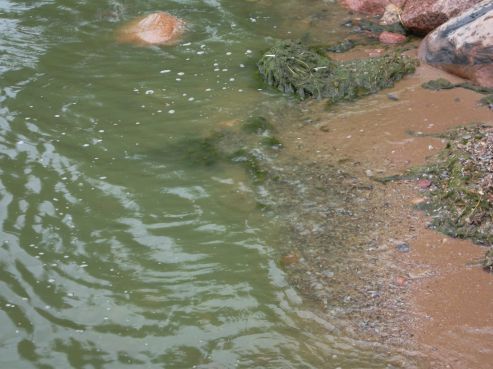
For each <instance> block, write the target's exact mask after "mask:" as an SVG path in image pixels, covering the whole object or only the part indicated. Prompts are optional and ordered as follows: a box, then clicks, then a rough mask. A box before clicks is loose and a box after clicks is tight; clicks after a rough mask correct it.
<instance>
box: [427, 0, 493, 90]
mask: <svg viewBox="0 0 493 369" xmlns="http://www.w3.org/2000/svg"><path fill="white" fill-rule="evenodd" d="M419 56H420V58H421V59H422V60H423V61H425V62H426V63H428V64H430V65H432V66H434V67H437V68H440V69H443V70H445V71H447V72H450V73H453V74H456V75H458V76H460V77H463V78H468V79H470V80H472V81H473V82H474V83H476V84H479V85H481V86H484V87H493V2H492V1H491V0H484V1H482V2H480V3H479V4H477V5H475V6H474V7H473V8H471V9H470V10H468V11H467V12H464V13H462V14H461V15H460V16H458V17H455V18H452V19H451V20H449V21H448V22H446V23H445V24H443V25H442V26H440V27H439V28H437V29H436V30H435V31H433V32H431V33H430V34H429V35H428V36H426V38H425V39H424V40H423V41H422V43H421V46H420V50H419Z"/></svg>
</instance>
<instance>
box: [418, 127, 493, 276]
mask: <svg viewBox="0 0 493 369" xmlns="http://www.w3.org/2000/svg"><path fill="white" fill-rule="evenodd" d="M448 137H449V140H450V141H449V143H448V145H447V147H446V149H445V150H444V151H443V152H442V154H441V156H440V157H439V159H438V161H437V162H436V163H435V164H433V165H431V166H429V167H427V168H425V170H424V173H425V175H426V176H427V177H428V178H429V179H430V180H431V181H432V183H433V185H434V186H433V188H432V190H431V191H430V192H429V196H430V202H429V203H428V205H427V206H426V210H427V211H428V212H429V214H430V215H431V216H432V226H433V227H434V228H436V229H437V230H439V231H442V232H443V233H445V234H447V235H450V236H452V237H457V238H468V239H471V240H473V241H474V242H476V243H480V244H484V245H490V246H491V245H493V127H488V126H482V125H480V126H473V127H467V128H460V129H458V130H454V131H453V132H452V133H450V134H449V135H448ZM492 256H493V255H491V254H490V258H491V257H492ZM488 260H489V259H488V258H487V260H486V261H485V264H484V266H485V267H490V266H491V265H493V264H491V265H490V264H489V262H488ZM490 261H491V260H490Z"/></svg>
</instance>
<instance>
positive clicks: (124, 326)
mask: <svg viewBox="0 0 493 369" xmlns="http://www.w3.org/2000/svg"><path fill="white" fill-rule="evenodd" d="M277 3H278V2H276V1H272V2H270V1H238V0H207V1H199V0H177V1H171V0H164V1H162V0H161V1H157V0H151V1H145V2H144V1H142V2H135V1H134V2H130V1H127V2H125V1H122V2H121V3H118V2H114V1H99V0H98V1H96V0H92V1H89V0H87V1H70V0H45V1H36V2H30V1H28V2H21V1H13V0H12V1H9V0H0V56H1V58H0V241H1V243H0V244H1V247H0V327H1V328H0V329H1V334H0V367H1V368H9V369H15V368H57V369H60V368H125V367H128V368H139V369H140V368H194V367H195V368H234V367H239V368H336V367H343V368H370V367H371V368H373V367H375V368H380V367H384V364H383V363H382V361H381V360H380V359H378V358H377V356H376V354H373V353H371V352H370V351H367V350H365V349H362V348H356V347H355V345H354V343H353V342H352V341H350V340H348V339H346V338H344V337H336V336H334V335H332V334H331V333H330V330H328V329H327V327H326V326H324V325H323V324H321V323H317V322H316V321H315V320H314V319H310V316H311V315H310V314H309V313H308V312H306V311H305V309H304V308H303V305H302V304H300V299H299V297H297V296H296V293H295V292H294V291H293V290H292V289H291V288H289V286H287V284H286V282H285V279H284V276H283V273H282V271H281V270H280V269H279V268H278V266H277V265H276V261H275V258H274V257H273V250H274V249H275V245H276V240H277V239H278V238H279V234H278V233H277V232H276V226H275V224H274V223H272V221H270V220H269V219H266V218H264V217H263V216H262V214H261V212H260V211H259V210H258V209H257V208H256V204H255V200H254V197H253V195H252V192H251V189H250V184H249V179H248V177H247V176H246V175H245V173H243V171H242V170H241V168H236V167H229V166H214V167H207V166H197V165H191V163H189V162H187V161H186V160H185V159H184V158H183V155H173V150H171V149H170V148H174V147H179V144H180V142H182V141H183V140H184V139H186V138H190V137H198V136H200V135H202V134H204V133H205V132H209V131H210V130H211V129H213V128H215V127H219V126H221V125H224V124H227V123H228V121H231V120H233V119H243V118H244V117H246V116H247V115H248V114H249V113H250V112H251V111H252V110H254V109H255V107H256V106H258V105H260V104H264V105H266V102H267V103H268V104H282V103H283V101H284V98H283V97H281V96H279V95H277V94H274V93H270V92H265V91H259V90H258V89H259V88H261V87H262V84H261V83H260V81H259V79H258V78H257V77H256V74H255V61H256V57H257V56H258V54H259V53H260V52H261V51H262V50H263V49H265V48H266V47H268V45H269V44H270V42H271V41H272V38H276V37H277V38H281V37H290V36H293V37H305V38H306V37H308V38H312V39H313V40H319V41H329V40H335V39H336V38H337V37H338V35H337V32H336V31H335V30H334V29H331V28H330V27H327V26H326V24H327V23H326V22H329V23H330V22H332V23H335V24H337V23H338V22H339V21H340V17H341V14H342V11H341V10H339V9H338V8H337V7H336V6H334V5H333V4H332V3H331V2H323V1H315V0H313V1H302V0H290V1H285V2H282V4H281V5H279V4H277ZM154 10H167V11H170V12H172V13H173V14H175V15H178V16H180V17H182V18H184V19H186V20H187V22H188V24H189V30H188V32H187V35H186V36H185V37H184V39H183V40H182V42H181V43H180V44H178V45H176V46H173V47H148V48H139V47H133V46H128V45H118V44H117V43H115V42H114V34H113V32H114V30H115V29H116V28H117V27H118V25H120V24H121V23H122V22H124V21H126V20H129V19H132V18H133V17H136V16H139V15H142V14H145V13H146V12H150V11H154ZM324 22H325V23H324ZM324 24H325V25H324ZM308 26H311V29H312V30H315V31H312V33H311V34H308V33H307V29H308Z"/></svg>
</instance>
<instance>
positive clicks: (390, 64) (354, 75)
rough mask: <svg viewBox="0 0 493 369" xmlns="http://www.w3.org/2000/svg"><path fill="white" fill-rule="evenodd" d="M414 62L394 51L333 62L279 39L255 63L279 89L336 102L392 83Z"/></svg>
mask: <svg viewBox="0 0 493 369" xmlns="http://www.w3.org/2000/svg"><path fill="white" fill-rule="evenodd" d="M417 63H418V62H417V61H416V60H415V59H412V58H410V57H407V56H403V55H400V54H397V53H393V54H388V55H384V56H381V57H377V58H366V59H359V60H352V61H346V62H336V61H333V60H331V59H330V58H328V57H327V56H326V55H323V54H322V53H319V52H317V50H314V49H310V48H308V47H306V46H304V45H302V44H301V43H299V42H294V41H280V42H278V43H277V44H276V45H275V46H274V47H273V48H272V49H270V50H269V51H268V52H266V53H265V54H264V55H263V56H262V58H261V59H260V60H259V62H258V64H257V65H258V68H259V71H260V73H261V75H262V76H263V78H264V80H265V81H266V82H267V83H268V84H269V85H271V86H273V87H275V88H277V89H279V90H280V91H282V92H285V93H294V94H297V95H298V96H300V97H301V98H302V99H304V98H306V97H310V96H311V97H315V98H318V99H321V98H325V99H328V101H329V102H330V103H335V102H338V101H341V100H354V99H356V98H359V97H362V96H366V95H370V94H373V93H375V92H378V91H380V90H382V89H384V88H387V87H392V86H393V85H394V83H395V82H396V81H399V80H400V79H402V78H403V77H404V76H405V75H406V74H409V73H413V72H414V71H415V69H416V65H417Z"/></svg>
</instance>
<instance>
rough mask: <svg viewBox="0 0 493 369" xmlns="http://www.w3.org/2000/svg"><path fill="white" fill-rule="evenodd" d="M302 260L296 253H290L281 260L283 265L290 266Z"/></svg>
mask: <svg viewBox="0 0 493 369" xmlns="http://www.w3.org/2000/svg"><path fill="white" fill-rule="evenodd" d="M299 260H300V257H299V255H297V254H295V253H289V254H287V255H284V256H283V257H282V258H281V265H283V266H288V265H293V264H296V263H297V262H298V261H299Z"/></svg>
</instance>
